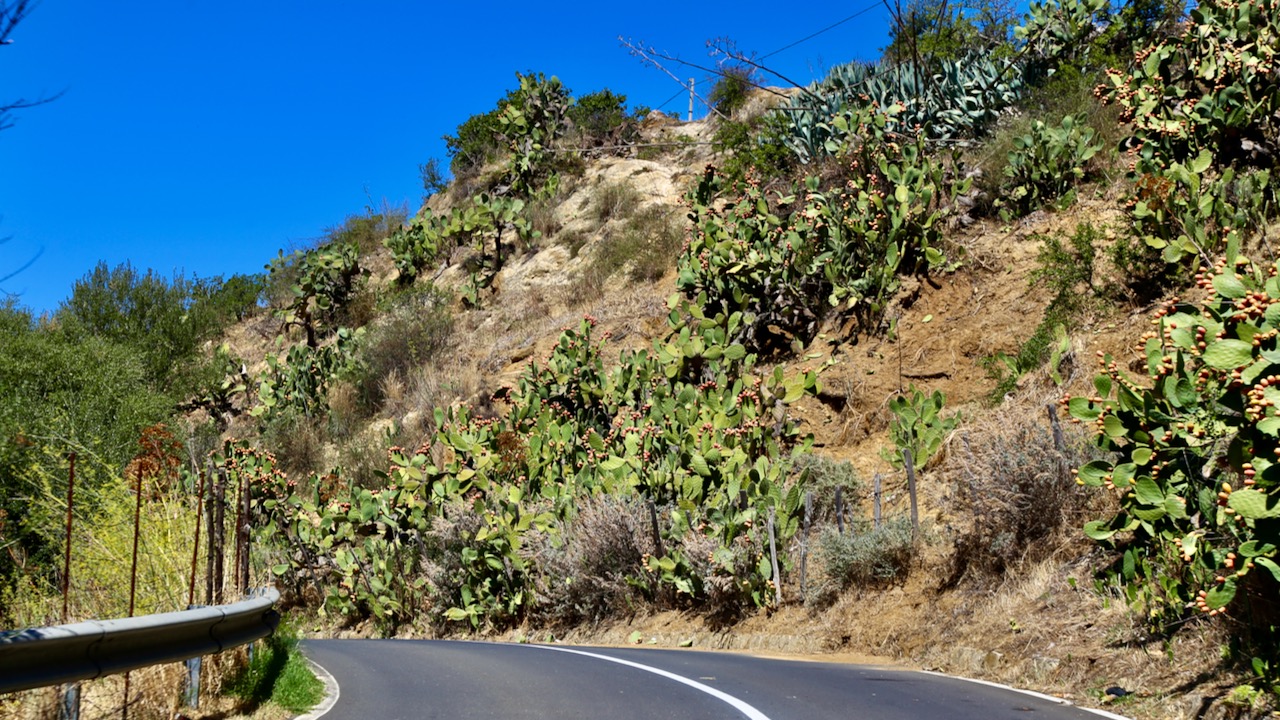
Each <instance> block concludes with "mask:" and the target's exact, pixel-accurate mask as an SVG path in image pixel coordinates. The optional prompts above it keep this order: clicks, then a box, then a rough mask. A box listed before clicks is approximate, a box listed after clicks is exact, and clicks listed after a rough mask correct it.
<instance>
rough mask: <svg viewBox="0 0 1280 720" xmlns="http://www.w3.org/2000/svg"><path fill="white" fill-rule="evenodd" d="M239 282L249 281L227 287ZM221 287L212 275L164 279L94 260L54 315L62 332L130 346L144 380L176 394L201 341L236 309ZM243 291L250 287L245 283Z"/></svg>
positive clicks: (186, 383)
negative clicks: (246, 286) (91, 267)
mask: <svg viewBox="0 0 1280 720" xmlns="http://www.w3.org/2000/svg"><path fill="white" fill-rule="evenodd" d="M243 284H249V285H252V283H251V282H250V281H246V283H240V282H237V283H236V286H233V287H231V288H228V290H227V291H228V292H239V291H240V290H239V289H238V286H241V285H243ZM221 287H222V284H221V283H220V281H219V280H217V279H214V280H194V281H192V280H187V279H186V278H184V277H183V276H182V275H175V276H174V277H173V278H172V279H166V278H164V277H162V276H161V275H160V274H158V273H156V272H155V271H154V270H147V271H146V272H145V273H143V272H139V271H138V270H136V269H135V268H134V267H133V266H132V265H130V264H129V263H123V264H121V265H117V266H116V267H114V268H109V267H108V266H107V264H106V263H102V262H100V263H98V264H97V265H96V266H95V267H94V269H93V270H91V271H90V272H89V273H88V274H87V275H85V276H84V277H83V278H81V279H79V280H77V281H76V283H75V285H74V286H73V287H72V291H71V296H70V297H69V298H67V300H66V302H64V303H63V304H62V306H61V307H60V308H59V309H58V313H57V320H58V322H59V324H60V325H62V326H63V328H64V332H68V333H74V334H78V335H82V336H83V335H90V336H94V337H100V338H103V339H105V340H108V341H110V342H113V343H120V344H123V345H127V346H129V347H130V348H133V350H134V352H136V353H138V355H139V357H140V358H141V360H142V363H143V366H144V367H145V368H146V372H147V379H148V381H149V382H150V383H151V384H152V385H153V386H154V387H156V388H158V389H161V390H172V391H173V392H174V393H175V394H179V395H180V394H183V393H185V392H186V391H187V390H188V389H189V385H190V382H189V377H188V374H187V373H186V372H185V370H186V369H187V368H191V367H193V366H196V365H198V362H197V361H196V356H197V354H198V352H199V349H200V345H201V343H202V342H204V341H205V340H207V339H209V338H210V337H212V336H213V335H215V334H216V333H217V332H219V331H220V330H221V329H222V327H223V326H224V325H225V323H226V322H229V321H230V319H231V316H232V315H234V314H235V313H236V311H237V310H238V308H235V307H233V306H234V304H235V303H236V302H237V299H236V298H234V297H231V296H227V295H220V294H219V290H220V289H221ZM244 292H245V293H248V292H251V287H250V288H245V289H244ZM255 302H256V298H255Z"/></svg>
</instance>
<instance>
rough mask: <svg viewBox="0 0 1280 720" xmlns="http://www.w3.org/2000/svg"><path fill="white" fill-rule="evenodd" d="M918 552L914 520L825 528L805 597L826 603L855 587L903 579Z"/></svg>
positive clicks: (816, 552) (809, 600)
mask: <svg viewBox="0 0 1280 720" xmlns="http://www.w3.org/2000/svg"><path fill="white" fill-rule="evenodd" d="M915 555H916V544H915V540H914V537H913V533H912V530H911V521H910V520H908V519H906V518H893V519H890V520H887V521H886V522H885V523H883V524H882V525H880V527H866V526H865V525H864V526H862V527H859V528H857V529H856V530H851V531H850V532H848V533H845V534H841V533H839V532H837V531H836V529H835V528H832V527H827V528H824V529H823V531H822V534H821V535H819V536H818V542H817V547H816V548H815V549H814V554H813V560H814V566H815V568H816V571H815V573H814V575H815V579H814V583H813V586H812V588H811V589H810V590H809V596H808V597H807V598H805V600H806V601H807V602H811V603H815V604H817V605H819V606H825V605H830V604H831V603H832V602H834V601H835V600H836V598H838V597H839V595H840V593H842V592H844V591H845V590H848V589H850V588H853V587H858V588H865V587H876V586H883V585H887V584H891V583H895V582H899V583H900V582H903V581H905V580H906V577H907V573H908V572H909V571H910V569H911V562H912V560H913V559H914V558H915Z"/></svg>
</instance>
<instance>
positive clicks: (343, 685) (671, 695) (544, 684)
mask: <svg viewBox="0 0 1280 720" xmlns="http://www.w3.org/2000/svg"><path fill="white" fill-rule="evenodd" d="M302 649H303V652H305V653H306V655H307V656H308V657H310V658H311V659H312V660H314V661H315V662H316V663H318V664H319V665H320V666H321V667H323V668H324V669H325V670H327V671H328V672H329V673H330V674H331V675H333V676H334V678H335V679H336V680H337V683H338V686H339V689H340V692H339V693H338V698H337V701H336V703H334V704H333V706H332V708H331V709H329V710H328V712H327V713H326V714H324V718H325V720H348V719H350V720H366V719H374V718H380V719H384V720H396V719H403V720H411V719H412V720H416V719H417V718H504V719H507V718H557V719H560V718H564V719H568V718H584V719H590V720H598V719H600V718H605V719H607V720H641V719H642V718H643V719H644V720H651V719H654V718H670V719H671V720H677V719H678V720H698V719H702V718H705V719H707V720H712V719H716V720H719V719H722V718H723V719H729V718H733V719H735V720H740V719H742V718H747V719H748V720H813V719H814V718H859V719H862V718H865V719H866V720H908V719H913V720H914V719H916V718H944V719H946V720H1011V719H1012V718H1018V719H1019V720H1027V719H1028V718H1033V719H1035V720H1097V718H1098V717H1099V715H1100V714H1101V715H1103V716H1106V717H1111V718H1116V717H1119V716H1116V715H1110V714H1108V713H1097V712H1096V711H1089V710H1084V709H1081V708H1078V707H1074V706H1069V705H1064V704H1061V703H1060V702H1055V701H1053V700H1052V699H1048V698H1043V697H1038V696H1034V695H1030V694H1026V693H1019V692H1016V691H1012V690H1007V689H1003V688H998V687H994V686H990V685H985V684H980V683H975V682H970V681H965V680H959V679H955V678H948V677H943V676H940V675H933V674H930V673H920V672H911V671H907V670H896V669H890V668H882V667H871V666H865V665H843V664H836V663H819V662H798V661H791V660H776V659H769V658H759V657H752V656H749V655H735V654H729V653H708V652H693V651H686V650H656V649H639V648H586V647H575V648H570V647H562V646H547V645H516V644H494V643H480V642H457V641H441V640H307V641H304V642H303V643H302Z"/></svg>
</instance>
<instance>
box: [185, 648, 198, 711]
mask: <svg viewBox="0 0 1280 720" xmlns="http://www.w3.org/2000/svg"><path fill="white" fill-rule="evenodd" d="M200 660H201V658H200V656H196V657H193V658H190V659H189V660H187V682H186V686H185V687H184V689H183V691H182V705H183V707H189V708H199V707H200Z"/></svg>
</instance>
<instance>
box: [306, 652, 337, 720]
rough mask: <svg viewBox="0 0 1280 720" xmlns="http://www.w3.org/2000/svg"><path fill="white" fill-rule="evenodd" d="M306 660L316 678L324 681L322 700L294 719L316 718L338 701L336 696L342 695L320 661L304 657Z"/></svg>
mask: <svg viewBox="0 0 1280 720" xmlns="http://www.w3.org/2000/svg"><path fill="white" fill-rule="evenodd" d="M306 660H307V664H308V665H310V666H311V672H313V673H315V674H316V678H318V679H319V680H320V682H322V683H324V695H325V697H324V700H321V701H320V704H319V705H317V706H315V707H313V708H311V710H310V711H308V712H306V713H305V714H302V715H299V716H297V717H296V718H294V720H317V718H320V717H321V716H323V715H324V714H325V713H327V712H329V711H330V710H332V709H333V706H334V705H336V704H337V703H338V698H339V697H341V696H342V689H341V688H340V687H338V681H337V680H336V679H335V678H334V677H333V675H331V674H329V671H328V670H325V669H324V668H323V667H321V665H320V663H318V662H316V661H315V660H312V659H311V658H306Z"/></svg>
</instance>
